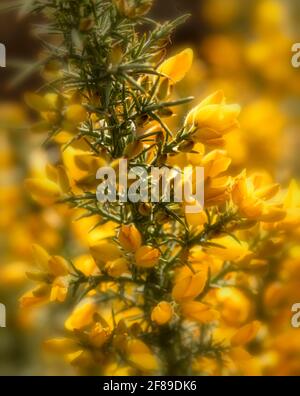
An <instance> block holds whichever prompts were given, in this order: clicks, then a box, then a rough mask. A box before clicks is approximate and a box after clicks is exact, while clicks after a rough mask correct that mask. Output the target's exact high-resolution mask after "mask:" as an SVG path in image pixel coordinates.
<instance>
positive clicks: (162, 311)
mask: <svg viewBox="0 0 300 396" xmlns="http://www.w3.org/2000/svg"><path fill="white" fill-rule="evenodd" d="M172 316H173V309H172V306H171V304H170V303H168V302H167V301H162V302H160V303H159V304H157V306H156V307H155V308H153V310H152V313H151V320H152V321H153V322H156V323H157V324H158V325H159V326H162V325H164V324H166V323H168V322H170V320H171V319H172Z"/></svg>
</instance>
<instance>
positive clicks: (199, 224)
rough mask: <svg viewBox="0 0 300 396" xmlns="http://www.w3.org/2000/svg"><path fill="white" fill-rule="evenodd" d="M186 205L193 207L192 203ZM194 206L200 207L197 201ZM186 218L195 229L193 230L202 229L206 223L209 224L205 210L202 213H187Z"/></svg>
mask: <svg viewBox="0 0 300 396" xmlns="http://www.w3.org/2000/svg"><path fill="white" fill-rule="evenodd" d="M186 205H189V206H191V205H192V203H191V202H189V203H186ZM194 205H195V206H199V204H198V203H197V201H195V202H194ZM185 218H186V221H187V223H188V225H189V226H190V227H193V228H198V229H202V228H203V225H204V224H205V223H207V214H206V213H205V211H204V210H201V211H199V212H197V213H188V212H186V213H185Z"/></svg>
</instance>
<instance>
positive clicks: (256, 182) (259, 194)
mask: <svg viewBox="0 0 300 396" xmlns="http://www.w3.org/2000/svg"><path fill="white" fill-rule="evenodd" d="M278 191H279V185H278V184H276V183H268V178H267V177H265V176H264V175H261V174H253V175H252V176H251V177H248V178H247V176H246V172H245V171H243V172H242V173H241V174H240V175H239V176H238V177H237V178H236V179H235V182H234V184H233V187H232V192H231V196H232V200H233V202H234V204H235V205H237V207H238V208H239V212H240V213H241V214H242V215H243V216H245V217H247V218H248V219H255V220H260V221H264V222H274V221H279V220H281V219H283V218H284V217H285V214H286V213H285V210H283V209H282V208H280V207H279V206H278V204H277V205H276V204H275V203H269V202H268V200H270V199H271V198H273V197H274V196H275V195H276V194H277V192H278Z"/></svg>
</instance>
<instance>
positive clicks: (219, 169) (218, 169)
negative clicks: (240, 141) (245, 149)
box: [201, 150, 231, 179]
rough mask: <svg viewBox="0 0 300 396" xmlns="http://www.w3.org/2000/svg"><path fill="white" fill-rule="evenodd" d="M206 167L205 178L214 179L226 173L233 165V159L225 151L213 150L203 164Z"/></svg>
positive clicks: (206, 156)
mask: <svg viewBox="0 0 300 396" xmlns="http://www.w3.org/2000/svg"><path fill="white" fill-rule="evenodd" d="M201 164H202V166H203V167H204V178H205V179H208V178H209V177H210V178H214V177H216V176H218V175H219V174H221V173H223V172H225V171H226V170H227V169H228V167H229V165H230V164H231V159H230V158H229V157H228V156H227V155H226V152H225V151H222V150H213V151H211V152H210V153H208V154H207V155H205V156H204V157H203V159H202V162H201Z"/></svg>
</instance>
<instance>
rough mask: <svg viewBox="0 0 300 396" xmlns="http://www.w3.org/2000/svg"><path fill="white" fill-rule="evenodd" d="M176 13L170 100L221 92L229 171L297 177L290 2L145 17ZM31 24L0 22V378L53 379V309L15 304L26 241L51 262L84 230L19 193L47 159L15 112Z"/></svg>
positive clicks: (216, 2) (177, 1)
mask: <svg viewBox="0 0 300 396" xmlns="http://www.w3.org/2000/svg"><path fill="white" fill-rule="evenodd" d="M0 4H1V0H0ZM183 13H189V14H191V17H190V18H189V20H188V22H187V23H186V24H185V25H184V26H182V27H181V28H179V29H178V31H177V32H176V34H175V35H174V37H173V38H172V45H171V46H170V54H172V53H173V52H174V53H175V52H178V50H180V49H181V48H184V47H191V48H193V50H194V51H195V54H196V60H195V62H194V66H193V69H192V71H191V72H190V73H189V75H188V76H187V78H186V79H185V80H184V81H183V82H181V83H180V84H179V85H178V87H177V88H176V89H177V90H178V95H180V96H185V95H186V96H190V95H194V96H195V97H196V98H197V99H202V98H204V97H205V96H207V95H208V94H210V93H212V92H214V91H215V90H217V89H223V90H224V92H225V95H226V97H227V98H228V102H230V103H239V104H241V106H242V113H241V119H240V121H241V131H240V132H239V133H237V134H236V135H235V134H233V135H231V136H230V138H229V139H228V142H227V147H226V149H227V150H228V152H229V155H230V156H231V157H232V159H233V165H232V169H233V172H235V173H236V174H237V173H238V172H239V171H240V170H241V169H243V168H244V167H247V168H248V169H249V168H250V169H252V170H256V169H259V170H265V171H268V172H269V173H271V174H272V176H273V177H274V178H275V179H276V180H277V181H279V182H280V183H282V184H283V186H286V185H287V184H288V183H289V181H290V180H291V179H292V178H295V179H299V178H300V156H299V154H298V153H299V151H300V134H299V132H300V131H299V126H300V123H299V99H300V95H299V94H300V69H295V68H293V67H292V66H291V57H292V52H291V47H292V44H293V43H295V42H300V28H299V21H300V3H299V1H298V0H249V1H240V0H163V1H162V0H156V1H155V4H154V7H153V10H152V16H153V17H154V18H155V19H158V20H166V19H171V18H174V17H176V16H179V15H182V14H183ZM41 22H42V21H40V20H37V19H33V18H29V17H24V16H23V17H21V16H20V15H16V14H14V13H10V14H0V42H2V43H3V44H5V45H6V49H7V60H8V64H9V65H10V67H7V68H6V69H1V68H0V81H1V84H0V252H1V254H0V302H1V303H3V304H5V305H6V306H7V315H8V317H7V329H0V375H4V374H14V375H19V374H35V375H39V374H52V373H55V372H57V367H56V368H54V367H52V366H51V364H50V363H49V362H47V358H46V357H44V356H41V355H42V353H41V347H40V343H41V341H42V340H43V339H45V338H46V337H47V336H48V335H49V334H52V333H53V331H54V330H55V329H56V328H58V327H59V324H60V323H61V320H62V319H61V318H62V316H63V312H62V308H59V307H58V308H57V307H56V308H54V307H53V308H50V309H49V308H47V311H46V310H38V311H36V312H35V311H30V312H24V311H20V310H19V308H18V298H19V297H20V296H21V295H22V293H23V292H24V291H25V290H27V289H28V281H27V280H26V276H25V272H26V269H27V268H28V266H29V264H30V262H31V249H30V246H31V245H32V243H33V242H35V243H40V244H41V245H43V246H44V247H45V248H47V249H48V250H49V251H53V252H55V254H61V255H65V254H66V255H68V252H69V251H70V249H71V247H72V246H74V244H75V245H82V246H84V245H85V243H86V241H85V238H84V229H82V228H81V229H79V227H78V226H77V225H76V223H74V222H73V221H72V216H71V215H70V213H69V212H68V210H67V209H65V208H63V209H57V208H51V207H48V208H40V207H38V206H37V205H35V204H34V203H33V202H32V200H31V199H30V198H29V197H28V196H27V194H26V192H25V191H24V189H23V180H24V178H25V177H26V176H28V175H36V174H39V172H40V169H41V168H42V167H43V166H44V164H45V163H46V162H47V157H48V156H49V155H52V154H53V153H52V151H51V150H52V147H51V145H49V146H47V149H43V148H41V139H40V137H39V136H36V135H35V134H34V133H32V132H30V130H29V128H28V125H29V123H30V122H31V120H32V118H31V117H32V114H30V112H28V110H27V109H26V108H25V106H24V105H23V95H24V92H25V91H27V90H30V91H34V90H35V89H37V88H38V87H40V86H41V84H42V81H43V80H42V77H41V76H40V75H38V74H36V73H34V71H33V72H32V73H31V74H30V73H28V75H26V76H24V77H26V78H24V79H20V75H21V76H23V73H24V70H27V66H28V65H30V64H31V62H32V60H33V59H35V60H36V59H39V57H40V53H41V45H40V43H39V40H38V39H37V38H36V37H35V36H34V35H33V34H32V29H31V26H32V25H33V24H35V23H41ZM16 76H17V79H16ZM183 110H186V109H183ZM8 130H9V131H8ZM295 302H296V301H295ZM49 318H50V320H49ZM283 334H285V333H283ZM298 339H299V337H298ZM299 343H300V341H299ZM299 343H298V344H299ZM297 348H298V350H297V351H298V355H297V356H296V361H295V362H294V361H293V367H292V368H289V367H287V368H286V372H285V371H284V369H283V368H282V367H281V365H280V364H278V366H276V365H275V367H274V368H273V369H271V371H270V373H271V374H274V375H276V374H277V373H283V374H297V375H299V374H300V345H297ZM297 359H298V360H297ZM283 362H284V360H283ZM282 364H283V363H282ZM62 370H63V371H62V372H63V373H69V372H68V369H67V368H65V367H64V368H62Z"/></svg>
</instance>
